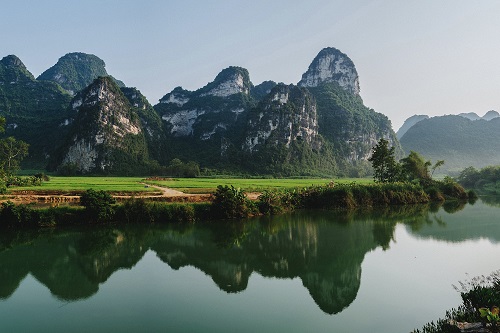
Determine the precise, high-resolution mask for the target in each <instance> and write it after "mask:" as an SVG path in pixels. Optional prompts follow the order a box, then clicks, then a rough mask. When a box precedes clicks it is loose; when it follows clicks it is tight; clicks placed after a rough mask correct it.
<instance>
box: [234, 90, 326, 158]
mask: <svg viewBox="0 0 500 333" xmlns="http://www.w3.org/2000/svg"><path fill="white" fill-rule="evenodd" d="M291 89H295V90H294V91H295V93H297V91H300V88H297V87H292V88H290V87H283V88H282V89H281V90H280V91H277V92H276V93H275V94H274V95H273V96H272V98H271V101H272V102H276V101H277V102H279V104H278V105H277V104H276V103H270V104H268V105H266V106H265V107H264V109H265V110H266V111H265V112H259V113H258V114H255V115H254V116H253V118H251V119H250V120H249V128H250V130H249V131H248V134H247V137H246V138H245V142H244V144H243V147H242V148H243V149H244V150H247V151H250V152H254V151H257V150H259V148H260V147H259V146H260V145H263V144H265V143H266V142H267V141H268V140H269V138H270V137H272V138H273V142H272V143H273V144H280V143H281V144H284V145H285V146H286V147H290V144H291V143H292V142H294V141H296V140H301V141H303V142H307V143H308V144H309V145H311V146H312V147H314V148H319V147H320V143H319V141H318V119H317V110H316V105H315V104H311V103H309V102H307V101H306V100H307V99H301V98H297V99H295V98H292V99H293V100H292V99H291V98H290V96H293V94H292V93H291ZM286 103H293V104H292V105H291V106H292V110H294V111H290V110H288V111H286V112H282V111H280V110H282V109H283V107H284V104H286ZM299 103H301V104H299Z"/></svg>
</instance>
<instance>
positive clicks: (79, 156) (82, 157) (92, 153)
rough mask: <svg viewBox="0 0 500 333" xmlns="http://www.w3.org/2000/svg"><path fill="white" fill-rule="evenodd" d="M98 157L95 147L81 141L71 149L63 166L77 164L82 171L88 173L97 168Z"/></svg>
mask: <svg viewBox="0 0 500 333" xmlns="http://www.w3.org/2000/svg"><path fill="white" fill-rule="evenodd" d="M98 155H99V154H98V153H97V150H96V149H95V145H93V144H91V143H90V142H86V141H85V140H84V139H80V140H78V141H76V142H75V143H74V144H73V145H72V146H71V147H70V148H69V150H68V153H67V154H66V156H65V157H64V160H63V162H62V164H63V165H64V164H75V165H77V166H78V167H79V169H80V170H81V171H83V172H88V171H90V170H92V169H93V168H95V166H96V164H95V160H96V159H97V157H98Z"/></svg>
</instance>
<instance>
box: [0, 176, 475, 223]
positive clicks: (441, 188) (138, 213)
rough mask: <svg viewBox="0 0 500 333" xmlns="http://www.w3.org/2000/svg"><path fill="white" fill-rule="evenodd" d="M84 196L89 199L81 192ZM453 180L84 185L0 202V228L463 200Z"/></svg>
mask: <svg viewBox="0 0 500 333" xmlns="http://www.w3.org/2000/svg"><path fill="white" fill-rule="evenodd" d="M85 195H90V196H91V200H90V201H88V200H87V201H85V202H90V204H85V203H84V200H83V197H84V196H85ZM467 199H469V195H468V194H467V192H465V190H464V189H463V188H462V187H461V186H460V185H458V184H456V183H440V182H436V184H434V186H432V187H429V188H426V189H424V188H423V187H422V186H421V185H419V184H413V183H371V184H358V183H341V184H339V183H334V182H331V183H328V184H326V185H322V186H311V187H303V188H298V187H295V188H285V189H278V190H275V189H273V190H263V192H262V194H261V195H260V196H259V198H258V199H257V200H256V201H252V200H249V199H248V198H247V197H246V195H245V191H244V190H242V189H241V188H237V187H234V186H233V185H231V186H228V185H219V186H218V187H217V189H216V191H215V192H214V194H213V200H212V201H211V202H205V203H191V202H185V203H165V202H153V201H151V202H150V201H147V200H144V199H140V198H139V199H135V198H131V199H129V200H126V201H125V202H123V203H120V204H115V200H114V199H113V198H112V197H111V195H110V194H109V193H108V192H106V191H104V190H97V191H96V190H87V191H86V192H85V193H84V194H83V195H82V198H81V204H82V205H83V206H84V208H82V207H49V208H40V209H36V208H33V207H32V206H30V205H15V204H13V203H11V202H6V203H2V204H1V206H0V227H8V228H24V227H29V228H33V227H54V226H64V225H74V224H121V223H194V222H209V221H216V220H224V219H225V220H227V219H238V218H244V217H249V216H255V215H277V214H282V213H284V212H290V211H293V210H296V209H346V210H353V209H358V208H369V207H375V206H392V205H413V204H422V203H429V202H434V201H436V202H443V201H445V200H467Z"/></svg>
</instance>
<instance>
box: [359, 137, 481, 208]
mask: <svg viewBox="0 0 500 333" xmlns="http://www.w3.org/2000/svg"><path fill="white" fill-rule="evenodd" d="M372 152H373V153H372V156H371V157H370V159H369V160H370V161H371V162H372V166H373V169H374V179H375V181H376V182H378V183H383V184H391V183H395V182H403V183H409V184H418V185H419V186H421V187H422V189H423V190H424V191H425V192H426V193H428V194H429V196H430V197H431V200H445V197H452V198H457V199H463V200H465V199H467V198H469V199H474V198H475V197H476V194H475V193H474V191H469V192H466V191H465V189H464V188H463V187H462V186H461V185H460V184H458V183H457V182H456V181H455V180H453V178H451V177H445V178H444V180H442V181H438V180H434V179H433V178H432V175H433V173H434V172H435V171H436V169H438V168H440V167H441V166H442V165H443V164H444V163H445V162H444V161H443V160H439V161H437V162H436V163H435V164H434V165H432V163H431V162H430V161H425V160H424V158H423V157H422V156H421V155H420V154H418V153H416V152H414V151H411V152H410V154H409V155H408V156H407V157H405V158H403V159H401V161H400V162H396V159H395V157H394V147H389V142H388V141H387V140H385V139H380V140H379V142H378V144H377V145H376V146H375V147H373V149H372ZM429 167H431V170H432V171H430V170H429Z"/></svg>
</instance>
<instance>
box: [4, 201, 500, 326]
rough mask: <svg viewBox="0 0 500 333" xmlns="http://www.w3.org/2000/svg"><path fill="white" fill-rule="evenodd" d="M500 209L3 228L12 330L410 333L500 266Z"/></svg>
mask: <svg viewBox="0 0 500 333" xmlns="http://www.w3.org/2000/svg"><path fill="white" fill-rule="evenodd" d="M498 257H500V204H499V203H498V201H496V200H494V199H492V198H484V199H480V200H479V201H477V202H476V203H475V204H474V205H470V204H467V205H458V204H448V205H446V206H441V207H439V206H405V207H393V208H390V209H382V210H375V211H371V212H350V213H345V212H334V211H299V212H295V213H293V214H288V215H283V216H276V217H261V218H253V219H248V220H244V221H241V222H231V223H216V224H198V225H193V226H174V227H172V226H170V227H168V226H141V225H132V226H130V225H129V226H113V227H96V226H93V227H89V228H78V229H59V230H52V229H42V230H36V231H17V232H7V231H5V230H2V231H0V332H256V331H260V332H369V331H370V332H384V333H391V332H398V333H399V332H410V331H411V330H413V329H414V328H420V327H421V326H422V325H424V324H425V323H427V322H429V321H432V320H434V321H435V320H436V319H438V318H439V317H443V316H444V314H445V311H446V310H448V309H450V308H452V307H456V306H458V305H459V304H460V301H461V300H460V295H459V293H458V292H457V291H456V290H454V288H453V285H457V284H458V283H459V281H465V280H468V279H470V278H472V277H474V276H477V275H487V274H489V273H491V272H492V271H495V270H497V269H499V268H500V267H499V266H500V265H499V264H498V262H497V261H496V258H498Z"/></svg>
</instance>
